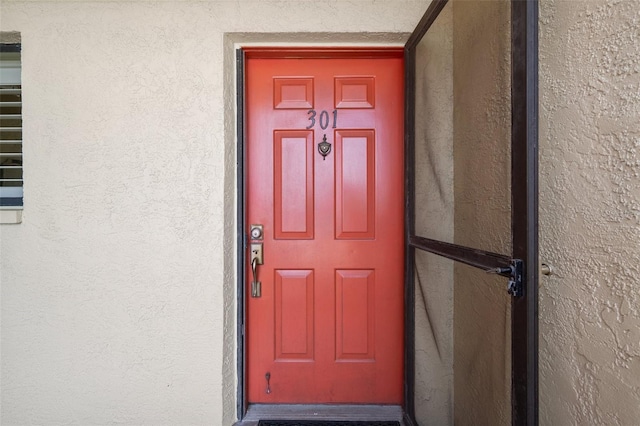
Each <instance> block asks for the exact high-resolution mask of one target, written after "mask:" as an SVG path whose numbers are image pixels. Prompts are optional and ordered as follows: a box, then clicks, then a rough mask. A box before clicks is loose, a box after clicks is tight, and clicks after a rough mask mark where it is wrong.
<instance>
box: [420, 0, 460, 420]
mask: <svg viewBox="0 0 640 426" xmlns="http://www.w3.org/2000/svg"><path fill="white" fill-rule="evenodd" d="M452 19H453V14H452V4H451V3H449V4H448V5H447V6H445V8H444V9H443V10H442V12H440V15H439V16H438V19H437V20H436V21H435V22H434V24H433V25H432V26H431V28H430V29H429V31H428V32H427V34H425V36H424V37H423V39H422V41H421V42H420V43H419V44H418V46H417V48H416V111H415V118H416V138H415V140H416V142H415V144H416V145H415V163H416V170H415V177H416V179H415V182H416V184H415V188H416V190H415V210H416V219H415V232H416V235H420V236H424V237H428V238H434V239H438V240H444V241H449V242H452V241H453V225H454V224H453V218H454V214H453V212H454V211H453V208H454V204H453V201H454V197H453V25H452ZM415 268H416V280H415V283H416V290H415V292H416V314H415V318H416V334H415V345H416V366H415V367H416V378H415V383H416V387H415V389H416V392H415V405H416V419H417V420H418V422H419V423H420V424H423V425H429V424H433V425H448V424H451V422H452V420H453V416H452V415H453V262H452V261H450V260H447V259H444V258H442V257H439V256H436V255H433V254H427V253H425V252H421V251H419V250H416V256H415Z"/></svg>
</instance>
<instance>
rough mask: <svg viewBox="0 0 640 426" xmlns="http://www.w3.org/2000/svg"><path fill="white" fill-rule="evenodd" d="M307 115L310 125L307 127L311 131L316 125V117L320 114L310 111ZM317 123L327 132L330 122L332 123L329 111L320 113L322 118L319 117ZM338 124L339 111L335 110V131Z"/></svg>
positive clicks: (333, 124)
mask: <svg viewBox="0 0 640 426" xmlns="http://www.w3.org/2000/svg"><path fill="white" fill-rule="evenodd" d="M307 114H309V125H308V126H307V129H311V128H313V127H314V126H315V125H316V117H317V116H318V113H317V111H316V110H315V109H310V110H309V111H307ZM317 121H318V124H320V128H321V129H322V130H325V129H326V128H327V127H329V121H330V117H329V111H326V110H322V111H321V112H320V117H318V120H317ZM337 123H338V110H337V109H334V110H333V123H332V126H331V128H332V129H335V128H336V124H337Z"/></svg>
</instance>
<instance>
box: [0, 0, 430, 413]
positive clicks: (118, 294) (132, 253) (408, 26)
mask: <svg viewBox="0 0 640 426" xmlns="http://www.w3.org/2000/svg"><path fill="white" fill-rule="evenodd" d="M425 3H426V2H424V1H422V0H420V1H418V0H393V1H384V2H380V1H375V0H370V1H364V0H357V1H355V0H353V1H347V0H344V1H342V0H340V1H335V0H334V1H299V0H295V1H294V0H278V1H264V0H261V1H207V2H195V1H194V2H191V1H180V2H168V1H160V2H146V1H145V2H81V1H78V2H61V1H56V2H29V1H25V2H20V1H17V2H14V1H3V3H2V10H1V15H0V20H1V21H0V25H1V28H2V30H3V31H19V32H20V33H21V35H22V45H23V56H22V58H23V95H24V96H23V100H24V107H23V115H24V159H25V208H24V214H23V223H22V224H19V225H2V227H0V237H1V242H0V249H1V251H2V252H1V256H0V272H1V276H0V278H1V280H2V281H1V303H2V306H1V326H2V330H1V340H0V343H1V345H2V346H1V357H2V358H1V364H2V365H1V369H0V374H1V375H2V376H1V377H2V389H1V392H2V394H1V400H0V402H1V405H0V406H1V409H2V412H1V419H0V423H2V424H7V425H22V424H48V425H54V424H83V425H85V424H108V423H119V424H125V425H134V424H135V425H140V424H153V425H162V424H167V425H176V424H180V425H187V424H192V425H196V424H197V425H200V424H202V425H204V424H218V425H230V424H232V423H233V421H234V419H235V389H236V384H235V380H236V379H235V333H236V327H235V281H234V274H235V260H234V252H235V248H234V240H235V227H234V220H235V214H234V208H235V186H234V185H235V184H234V179H235V177H234V176H235V172H234V170H235V142H234V133H235V124H234V112H233V108H234V100H235V92H234V91H235V88H234V83H233V75H234V74H233V64H234V61H233V57H232V53H233V42H234V41H243V40H245V41H247V40H248V41H254V42H257V41H263V42H264V41H267V42H268V41H269V40H270V37H269V36H268V34H269V33H275V32H282V31H287V32H291V33H292V34H290V35H286V34H279V35H277V36H274V37H272V38H271V39H272V40H274V41H279V42H283V43H297V42H300V41H308V42H316V43H318V42H319V43H333V42H343V43H347V44H351V43H366V42H373V43H383V42H394V43H397V42H398V41H400V39H401V37H394V36H381V35H379V34H378V35H375V34H374V33H377V32H378V33H389V34H391V33H406V32H409V31H411V30H412V28H413V27H414V26H415V24H416V23H417V21H418V20H419V18H420V16H421V15H422V13H423V12H424V10H425V8H426V6H427V5H426V4H425ZM354 16H357V17H358V19H354ZM296 32H302V33H310V35H309V36H306V37H305V36H304V35H296V34H293V33H296ZM225 34H227V36H225ZM251 34H261V35H256V36H252V35H251ZM265 34H266V35H265ZM368 34H373V35H372V36H371V37H368ZM223 58H225V59H224V60H223Z"/></svg>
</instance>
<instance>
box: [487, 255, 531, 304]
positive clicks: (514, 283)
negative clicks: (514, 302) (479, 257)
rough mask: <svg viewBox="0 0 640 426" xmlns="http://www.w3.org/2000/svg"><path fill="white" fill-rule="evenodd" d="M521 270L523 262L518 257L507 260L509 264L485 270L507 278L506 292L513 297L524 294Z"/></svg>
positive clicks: (522, 270) (522, 269)
mask: <svg viewBox="0 0 640 426" xmlns="http://www.w3.org/2000/svg"><path fill="white" fill-rule="evenodd" d="M523 272H524V262H523V261H522V260H520V259H511V260H509V266H505V267H498V268H493V269H489V270H487V273H490V274H498V275H501V276H503V277H507V278H509V283H508V284H507V293H509V294H510V295H511V296H513V297H522V296H524V284H523Z"/></svg>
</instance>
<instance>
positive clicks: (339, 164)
mask: <svg viewBox="0 0 640 426" xmlns="http://www.w3.org/2000/svg"><path fill="white" fill-rule="evenodd" d="M335 140H336V228H337V229H336V238H340V239H348V238H373V237H374V236H375V219H376V218H375V214H376V212H375V196H376V191H375V133H374V131H373V130H339V131H337V132H336V138H335Z"/></svg>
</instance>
